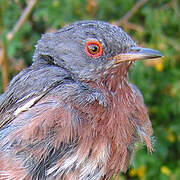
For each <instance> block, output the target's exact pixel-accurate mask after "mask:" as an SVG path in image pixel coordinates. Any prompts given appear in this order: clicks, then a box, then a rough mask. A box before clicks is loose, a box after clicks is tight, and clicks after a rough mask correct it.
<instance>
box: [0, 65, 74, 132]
mask: <svg viewBox="0 0 180 180" xmlns="http://www.w3.org/2000/svg"><path fill="white" fill-rule="evenodd" d="M32 66H33V67H32ZM32 66H30V67H29V68H27V69H24V70H23V71H21V72H20V73H19V74H18V75H17V76H15V77H14V78H13V79H12V81H11V82H10V85H9V87H8V88H7V90H6V91H5V93H4V94H2V95H1V96H0V129H2V128H3V127H5V126H6V125H7V124H8V123H9V122H11V121H12V120H13V119H14V118H15V116H14V115H16V114H17V113H18V111H22V110H23V108H25V109H26V108H29V107H31V106H33V105H34V104H35V103H36V102H38V101H39V100H40V99H41V98H42V97H43V96H45V95H46V94H47V93H48V92H49V91H51V90H52V89H53V88H55V87H56V86H58V85H60V84H62V83H63V82H65V81H66V80H65V79H68V78H71V76H70V74H69V73H67V72H66V71H65V70H64V69H62V68H60V67H57V66H51V65H48V64H41V65H39V66H38V65H36V66H35V65H32ZM21 107H22V108H21Z"/></svg>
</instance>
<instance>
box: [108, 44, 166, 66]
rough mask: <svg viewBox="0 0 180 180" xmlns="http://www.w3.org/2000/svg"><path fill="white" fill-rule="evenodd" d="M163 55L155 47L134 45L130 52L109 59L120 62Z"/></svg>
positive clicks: (155, 57)
mask: <svg viewBox="0 0 180 180" xmlns="http://www.w3.org/2000/svg"><path fill="white" fill-rule="evenodd" d="M161 57H163V55H162V54H161V53H160V52H159V51H156V50H154V49H149V48H142V47H132V48H131V50H130V51H129V52H127V53H121V54H118V55H116V56H114V57H111V58H109V60H114V62H115V63H120V62H125V61H137V60H145V59H157V58H161Z"/></svg>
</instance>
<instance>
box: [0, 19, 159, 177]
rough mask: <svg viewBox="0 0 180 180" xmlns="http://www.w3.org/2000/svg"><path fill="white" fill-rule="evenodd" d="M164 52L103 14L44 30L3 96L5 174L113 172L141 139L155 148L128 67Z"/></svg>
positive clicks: (0, 155)
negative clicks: (135, 37)
mask: <svg viewBox="0 0 180 180" xmlns="http://www.w3.org/2000/svg"><path fill="white" fill-rule="evenodd" d="M162 56H163V55H162V54H161V53H160V52H159V51H157V50H153V49H149V48H143V47H140V46H138V45H137V43H136V42H135V41H134V40H133V39H132V38H131V37H130V36H129V35H128V34H127V33H125V32H124V31H123V30H122V29H121V27H118V26H115V25H112V24H110V23H108V22H104V21H99V20H84V21H77V22H74V23H72V24H70V25H67V26H65V27H63V28H61V29H60V30H57V31H56V32H50V33H45V34H43V35H42V37H41V39H40V40H39V41H38V43H37V45H36V47H35V52H34V55H33V58H32V65H31V66H29V67H27V68H26V69H23V70H22V71H21V72H20V73H19V74H17V75H16V76H15V77H14V78H13V79H12V80H11V81H10V84H9V86H8V88H7V90H6V91H5V92H4V93H3V94H2V95H1V96H0V180H109V179H110V178H111V177H112V176H114V174H115V175H118V173H120V172H126V171H127V169H128V167H129V164H130V162H131V159H132V157H133V156H134V147H135V144H136V142H138V141H142V142H143V143H144V144H145V145H146V146H147V148H148V150H149V151H150V152H152V151H153V145H152V136H153V129H152V125H151V121H150V118H149V115H148V111H147V108H146V105H145V103H144V99H143V95H142V94H141V92H140V90H139V89H138V88H137V87H136V86H135V85H133V84H131V83H130V82H129V76H128V72H129V68H130V67H131V66H132V65H133V64H134V62H135V61H137V60H146V59H157V58H161V57H162Z"/></svg>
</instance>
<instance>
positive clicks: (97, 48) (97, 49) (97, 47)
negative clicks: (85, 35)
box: [85, 41, 103, 58]
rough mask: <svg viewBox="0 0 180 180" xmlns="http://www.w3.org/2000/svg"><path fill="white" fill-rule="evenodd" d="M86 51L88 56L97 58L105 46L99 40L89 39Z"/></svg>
mask: <svg viewBox="0 0 180 180" xmlns="http://www.w3.org/2000/svg"><path fill="white" fill-rule="evenodd" d="M85 51H86V53H87V54H88V56H91V57H93V58H96V57H99V56H101V55H102V53H103V48H102V45H101V44H100V43H99V42H98V41H89V42H87V43H86V47H85Z"/></svg>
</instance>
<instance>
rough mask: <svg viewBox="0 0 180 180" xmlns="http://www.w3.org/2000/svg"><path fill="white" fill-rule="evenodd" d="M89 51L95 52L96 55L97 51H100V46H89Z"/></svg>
mask: <svg viewBox="0 0 180 180" xmlns="http://www.w3.org/2000/svg"><path fill="white" fill-rule="evenodd" d="M89 49H90V50H91V52H94V53H96V52H97V51H98V49H99V48H98V46H97V45H90V46H89Z"/></svg>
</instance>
